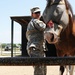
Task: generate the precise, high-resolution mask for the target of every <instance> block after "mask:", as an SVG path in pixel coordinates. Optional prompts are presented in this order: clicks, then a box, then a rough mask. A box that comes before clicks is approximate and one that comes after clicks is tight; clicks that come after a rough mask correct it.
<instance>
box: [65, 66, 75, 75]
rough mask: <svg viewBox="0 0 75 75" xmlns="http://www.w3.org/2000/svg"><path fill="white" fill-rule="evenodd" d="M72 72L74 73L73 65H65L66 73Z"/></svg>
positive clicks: (68, 74)
mask: <svg viewBox="0 0 75 75" xmlns="http://www.w3.org/2000/svg"><path fill="white" fill-rule="evenodd" d="M73 73H74V66H72V65H69V66H66V75H73Z"/></svg>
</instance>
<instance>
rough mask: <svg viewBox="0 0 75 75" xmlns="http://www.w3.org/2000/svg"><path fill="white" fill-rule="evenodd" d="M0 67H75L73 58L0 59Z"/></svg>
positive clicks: (74, 58)
mask: <svg viewBox="0 0 75 75" xmlns="http://www.w3.org/2000/svg"><path fill="white" fill-rule="evenodd" d="M0 65H1V66H32V65H55V66H56V65H75V57H64V58H63V57H46V58H30V57H4V58H3V57H2V58H0Z"/></svg>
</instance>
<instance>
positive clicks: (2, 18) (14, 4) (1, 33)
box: [0, 0, 75, 43]
mask: <svg viewBox="0 0 75 75" xmlns="http://www.w3.org/2000/svg"><path fill="white" fill-rule="evenodd" d="M68 1H69V2H70V4H71V6H72V9H73V12H74V14H75V5H74V4H75V0H68ZM35 6H38V7H40V9H41V15H42V13H43V11H44V8H45V6H46V0H1V1H0V43H11V19H10V17H11V16H30V9H31V8H33V7H35ZM14 43H21V26H20V24H18V23H16V22H15V23H14Z"/></svg>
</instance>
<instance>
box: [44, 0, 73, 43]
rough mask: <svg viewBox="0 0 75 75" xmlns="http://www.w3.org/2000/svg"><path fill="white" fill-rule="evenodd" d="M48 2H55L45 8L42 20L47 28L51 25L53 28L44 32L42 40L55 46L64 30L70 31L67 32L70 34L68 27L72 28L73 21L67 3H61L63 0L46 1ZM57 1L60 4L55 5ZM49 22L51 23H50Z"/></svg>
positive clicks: (70, 9) (69, 6)
mask: <svg viewBox="0 0 75 75" xmlns="http://www.w3.org/2000/svg"><path fill="white" fill-rule="evenodd" d="M49 1H55V2H54V3H55V4H53V5H51V6H50V7H46V8H45V10H44V13H43V19H44V22H45V23H46V24H47V25H48V26H52V25H53V26H52V27H48V28H47V29H46V30H45V37H44V38H45V39H46V40H47V41H48V43H53V44H55V43H57V42H59V39H60V35H61V33H62V32H63V31H65V30H66V29H70V30H68V31H69V33H71V31H72V30H71V29H72V28H70V27H72V23H73V21H72V18H73V12H72V8H71V5H70V4H69V2H68V3H67V2H66V3H64V2H63V1H64V0H47V2H48V3H49ZM57 1H61V2H60V3H59V2H58V3H57ZM65 4H66V5H65ZM47 5H48V4H47ZM62 7H63V9H62ZM65 7H66V9H65ZM67 7H68V9H67ZM66 11H67V12H66ZM51 14H52V15H51ZM51 20H52V22H53V23H51ZM49 24H50V25H49ZM68 27H69V28H68ZM62 37H63V36H62Z"/></svg>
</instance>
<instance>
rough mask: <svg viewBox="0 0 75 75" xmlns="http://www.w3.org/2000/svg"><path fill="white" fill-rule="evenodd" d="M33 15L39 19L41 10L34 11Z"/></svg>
mask: <svg viewBox="0 0 75 75" xmlns="http://www.w3.org/2000/svg"><path fill="white" fill-rule="evenodd" d="M32 17H33V18H35V19H39V18H40V12H35V13H32Z"/></svg>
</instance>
